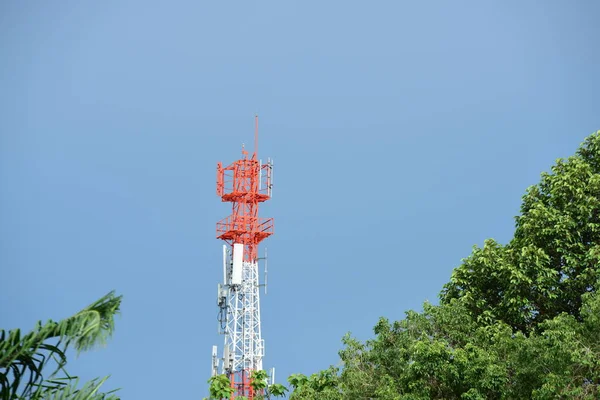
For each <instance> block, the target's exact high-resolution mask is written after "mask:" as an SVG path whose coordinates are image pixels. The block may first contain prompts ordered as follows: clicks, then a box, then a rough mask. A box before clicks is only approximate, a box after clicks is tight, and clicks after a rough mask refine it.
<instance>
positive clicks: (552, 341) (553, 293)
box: [289, 131, 600, 400]
mask: <svg viewBox="0 0 600 400" xmlns="http://www.w3.org/2000/svg"><path fill="white" fill-rule="evenodd" d="M599 286H600V131H598V132H596V133H593V134H592V135H591V136H589V137H588V138H587V139H586V140H585V142H584V143H583V144H582V145H581V146H580V148H579V149H578V151H577V153H576V154H575V155H574V156H572V157H569V158H568V159H566V160H558V161H557V163H556V165H555V166H554V167H552V173H543V174H542V178H541V182H540V183H539V184H538V185H535V186H532V187H530V188H529V189H528V190H527V192H526V194H525V195H524V197H523V203H522V206H521V215H520V216H518V217H517V218H516V231H515V235H514V238H513V239H512V240H511V241H510V242H509V243H508V244H507V245H502V244H499V243H497V242H496V241H494V240H492V239H490V240H487V241H486V242H485V244H484V246H483V247H482V248H479V247H475V248H474V249H473V252H472V254H471V255H470V256H469V257H467V258H466V259H465V260H463V262H462V264H461V265H460V266H459V267H458V268H456V269H455V270H454V272H453V273H452V277H451V279H450V282H449V283H448V284H446V285H445V286H444V288H443V289H442V292H441V293H440V298H441V302H440V304H439V305H432V304H428V303H426V304H424V306H423V311H422V312H414V311H409V312H407V313H406V317H405V319H403V320H401V321H395V322H390V321H388V320H386V319H385V318H381V319H380V321H379V322H378V323H377V325H376V326H375V328H374V333H375V337H374V338H373V339H371V340H367V341H366V342H360V341H358V340H356V339H353V338H352V337H351V336H350V335H347V336H346V337H344V339H343V344H344V348H343V349H342V350H341V351H340V353H339V355H340V359H341V368H340V369H339V371H338V370H337V369H334V368H330V369H328V370H325V371H322V372H321V373H318V374H314V375H312V376H311V377H310V378H307V377H306V376H304V375H293V376H292V377H290V380H289V382H290V384H291V385H292V388H293V392H292V394H291V397H290V399H292V400H304V399H312V398H322V399H331V400H334V399H335V400H337V399H382V400H383V399H385V400H400V399H402V400H409V399H411V400H416V399H472V400H474V399H540V400H541V399H590V400H591V399H598V398H600V340H599V339H598V338H600V294H599V293H598V288H599ZM323 383H325V384H323ZM326 396H327V397H326Z"/></svg>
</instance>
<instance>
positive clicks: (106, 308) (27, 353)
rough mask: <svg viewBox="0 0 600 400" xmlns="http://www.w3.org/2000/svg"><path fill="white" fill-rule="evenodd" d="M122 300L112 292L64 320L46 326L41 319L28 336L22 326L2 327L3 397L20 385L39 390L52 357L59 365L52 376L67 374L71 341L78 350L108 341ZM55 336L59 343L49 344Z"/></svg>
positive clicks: (0, 368) (26, 390)
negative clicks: (67, 354)
mask: <svg viewBox="0 0 600 400" xmlns="http://www.w3.org/2000/svg"><path fill="white" fill-rule="evenodd" d="M121 300H122V296H116V295H115V294H114V292H110V293H108V294H107V295H105V296H103V297H102V298H100V299H99V300H97V301H95V302H94V303H92V304H90V305H89V306H87V307H85V308H84V309H83V310H81V311H79V312H78V313H77V314H75V315H73V316H71V317H69V318H66V319H64V320H62V321H58V322H54V321H52V320H49V321H48V322H46V323H45V324H43V325H42V323H41V321H38V322H37V324H36V326H35V328H34V329H33V330H32V331H31V332H29V333H27V334H26V335H22V334H21V331H20V330H19V329H14V330H11V331H8V332H7V331H5V330H0V400H8V399H12V398H13V396H14V395H16V393H17V391H18V390H19V388H21V390H22V394H26V395H32V394H33V393H37V392H38V391H39V388H40V381H42V380H43V375H42V373H43V372H44V367H45V366H47V365H48V362H49V361H50V360H53V361H54V362H55V363H56V367H55V368H54V370H53V371H51V372H49V371H45V374H46V376H47V377H48V378H54V377H55V375H56V373H57V372H58V371H63V372H65V373H66V371H64V366H65V365H66V363H67V359H66V356H65V352H66V350H67V348H68V347H69V346H70V345H71V344H72V345H73V346H74V348H75V349H76V350H77V353H80V352H81V351H85V350H88V349H90V348H93V347H94V346H97V345H103V344H105V343H106V340H107V339H108V338H109V337H110V336H111V335H112V333H113V331H114V317H115V315H116V314H118V313H119V308H120V305H121ZM51 339H55V340H56V343H47V341H49V340H50V341H51ZM67 376H68V375H67ZM68 379H71V378H70V377H69V378H68ZM62 387H64V384H63V385H58V386H57V385H50V386H49V387H46V389H45V390H50V388H53V389H56V390H58V389H60V388H62ZM36 388H37V389H36Z"/></svg>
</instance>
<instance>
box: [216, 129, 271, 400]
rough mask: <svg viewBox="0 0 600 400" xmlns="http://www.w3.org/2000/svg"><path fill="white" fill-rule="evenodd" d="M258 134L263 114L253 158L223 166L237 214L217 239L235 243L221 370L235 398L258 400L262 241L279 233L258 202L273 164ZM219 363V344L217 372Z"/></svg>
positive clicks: (221, 180)
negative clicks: (254, 382)
mask: <svg viewBox="0 0 600 400" xmlns="http://www.w3.org/2000/svg"><path fill="white" fill-rule="evenodd" d="M257 139H258V118H257V119H256V131H255V150H254V154H253V155H252V157H250V158H249V157H248V152H247V151H245V150H242V154H243V158H242V159H240V160H237V161H235V162H234V163H232V164H231V165H229V166H227V167H223V166H222V164H221V163H218V165H217V194H218V195H219V196H220V197H221V200H222V201H223V202H231V203H232V213H231V215H230V216H229V217H227V218H225V219H223V220H221V221H219V222H218V223H217V238H218V239H221V240H224V241H225V242H226V243H227V244H228V245H229V246H228V247H229V249H228V251H226V253H225V254H224V270H225V271H224V282H223V285H219V294H218V305H219V308H220V319H219V320H220V322H221V329H222V333H224V334H225V343H224V344H225V347H224V349H223V358H222V360H223V365H222V367H221V372H222V373H224V374H227V375H228V376H229V378H230V381H231V385H232V387H233V388H234V389H235V392H234V394H233V395H232V397H231V399H235V398H236V397H238V396H245V397H247V398H248V399H249V400H251V399H253V398H254V396H255V394H256V393H254V392H253V390H252V388H251V386H250V379H249V378H250V374H251V372H252V371H255V370H262V369H263V365H262V360H263V356H264V348H265V346H264V340H263V339H262V334H261V324H260V292H259V290H260V281H259V271H258V245H259V243H260V242H261V241H262V240H264V239H266V238H267V237H269V236H270V235H272V234H273V219H272V218H259V216H258V206H259V204H260V203H262V202H264V201H266V200H269V199H270V197H271V187H272V173H273V172H272V171H273V164H272V162H271V161H270V160H269V161H268V162H267V163H266V164H263V163H262V162H261V161H260V160H259V159H258V157H257V147H258V140H257ZM236 245H237V246H236ZM236 248H237V251H238V252H240V251H241V252H242V253H243V257H239V254H238V257H239V260H240V264H241V265H240V266H239V267H238V268H241V278H233V276H234V275H236V272H234V269H235V268H236V267H235V265H236V263H235V261H233V260H234V259H235V257H236V254H235V251H236V250H235V249H236ZM238 272H239V270H238ZM218 364H219V360H218V357H217V355H216V349H215V348H213V373H216V371H217V369H218Z"/></svg>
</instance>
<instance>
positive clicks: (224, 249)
mask: <svg viewBox="0 0 600 400" xmlns="http://www.w3.org/2000/svg"><path fill="white" fill-rule="evenodd" d="M223 285H227V245H226V244H224V245H223Z"/></svg>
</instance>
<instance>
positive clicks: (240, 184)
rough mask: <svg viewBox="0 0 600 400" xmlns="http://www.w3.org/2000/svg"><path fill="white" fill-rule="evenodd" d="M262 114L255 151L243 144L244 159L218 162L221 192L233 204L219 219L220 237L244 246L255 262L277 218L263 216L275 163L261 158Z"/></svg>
mask: <svg viewBox="0 0 600 400" xmlns="http://www.w3.org/2000/svg"><path fill="white" fill-rule="evenodd" d="M257 152H258V116H257V117H255V132H254V153H253V154H252V157H250V158H249V157H248V152H247V151H246V150H245V149H244V147H243V146H242V158H241V159H240V160H237V161H235V162H233V163H232V164H230V165H228V166H227V167H223V164H222V163H220V162H219V163H218V164H217V195H218V196H219V197H221V201H223V202H231V203H232V212H231V215H230V216H228V217H227V218H225V219H222V220H221V221H219V222H217V239H222V240H224V241H226V242H227V243H229V244H230V245H233V244H234V243H240V244H243V245H244V247H245V248H244V261H247V262H255V261H256V260H257V258H258V244H259V243H260V242H261V241H262V240H264V239H266V238H267V237H269V236H271V235H272V234H273V218H260V217H259V216H258V205H259V203H262V202H263V201H267V200H269V199H270V198H271V186H272V177H273V164H272V162H271V160H268V161H267V163H266V164H263V163H262V161H261V160H259V159H258V155H257Z"/></svg>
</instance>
